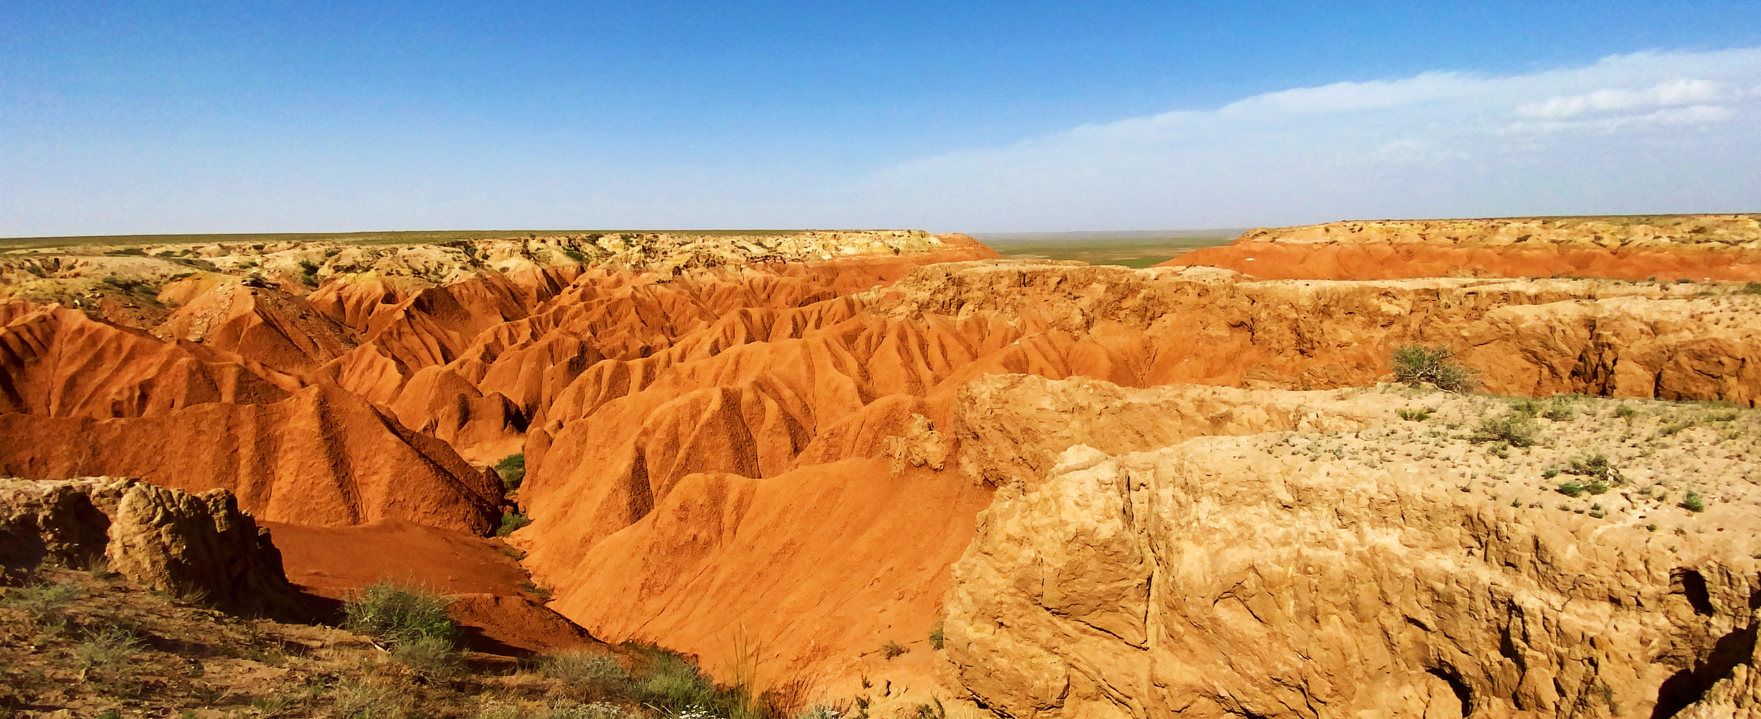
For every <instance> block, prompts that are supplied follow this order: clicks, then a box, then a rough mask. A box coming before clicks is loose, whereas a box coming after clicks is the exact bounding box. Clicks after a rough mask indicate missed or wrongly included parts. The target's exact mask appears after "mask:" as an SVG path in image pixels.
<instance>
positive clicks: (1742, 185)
mask: <svg viewBox="0 0 1761 719" xmlns="http://www.w3.org/2000/svg"><path fill="white" fill-rule="evenodd" d="M1757 81H1761V48H1749V49H1738V50H1726V51H1716V52H1697V53H1696V52H1645V53H1635V54H1630V55H1618V56H1612V57H1608V58H1604V59H1602V60H1601V61H1599V62H1596V63H1594V64H1590V65H1587V66H1582V67H1575V68H1564V69H1555V70H1546V71H1539V72H1534V73H1529V74H1524V75H1511V76H1501V77H1492V76H1484V75H1476V74H1471V73H1456V72H1426V73H1422V74H1418V75H1414V76H1412V77H1408V78H1403V79H1394V80H1377V81H1368V82H1339V83H1333V84H1329V85H1324V86H1320V87H1311V88H1298V89H1291V90H1285V91H1281V92H1274V93H1268V94H1264V95H1258V96H1254V97H1250V98H1246V99H1243V100H1240V101H1238V102H1234V103H1231V104H1228V105H1225V106H1223V107H1221V108H1217V109H1214V110H1203V111H1195V110H1179V111H1173V112H1168V113H1163V114H1159V115H1152V116H1146V117H1137V118H1127V119H1123V120H1119V121H1116V122H1109V123H1104V124H1094V125H1086V126H1082V127H1078V128H1073V129H1071V130H1069V131H1066V132H1062V133H1058V134H1054V135H1050V136H1046V137H1039V138H1033V139H1029V140H1025V141H1022V142H1019V143H1016V144H1014V145H1010V146H1006V147H998V148H990V149H979V150H971V151H963V152H956V153H950V154H946V155H940V156H936V157H928V158H923V159H920V160H916V161H913V162H909V163H905V164H903V165H899V166H896V167H892V168H888V169H886V170H885V171H883V172H880V173H878V174H877V175H876V176H875V177H873V178H872V182H871V184H870V185H869V187H868V188H866V189H867V196H868V197H869V198H872V199H871V201H870V202H869V203H868V205H869V207H871V208H872V209H873V211H874V212H876V213H877V214H878V215H879V216H883V217H901V216H902V217H905V218H907V219H909V220H910V221H911V222H912V223H913V224H924V225H930V226H934V227H941V228H947V229H970V230H973V231H984V230H1009V229H1074V228H1094V229H1106V228H1146V227H1197V226H1231V225H1243V224H1278V223H1285V222H1311V221H1322V220H1328V219H1341V218H1347V217H1422V216H1487V215H1518V214H1574V213H1597V214H1601V213H1612V212H1635V213H1639V212H1671V211H1679V212H1694V211H1718V210H1746V211H1756V210H1761V163H1756V162H1755V161H1754V158H1756V157H1761V93H1758V92H1755V91H1746V90H1744V88H1751V87H1755V88H1757V89H1761V87H1758V86H1757V85H1756V83H1757Z"/></svg>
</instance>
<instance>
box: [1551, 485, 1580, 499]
mask: <svg viewBox="0 0 1761 719" xmlns="http://www.w3.org/2000/svg"><path fill="white" fill-rule="evenodd" d="M1554 491H1556V492H1558V493H1560V494H1563V495H1565V496H1567V497H1576V496H1578V495H1580V494H1583V493H1584V485H1582V484H1579V483H1577V482H1565V483H1562V484H1560V485H1559V486H1558V487H1557V488H1555V489H1554Z"/></svg>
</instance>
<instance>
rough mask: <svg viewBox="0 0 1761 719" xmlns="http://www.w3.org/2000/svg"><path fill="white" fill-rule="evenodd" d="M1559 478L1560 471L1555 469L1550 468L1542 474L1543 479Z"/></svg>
mask: <svg viewBox="0 0 1761 719" xmlns="http://www.w3.org/2000/svg"><path fill="white" fill-rule="evenodd" d="M1557 476H1559V470H1558V469H1556V468H1554V467H1548V468H1547V469H1546V470H1545V471H1543V472H1541V478H1542V479H1552V478H1554V477H1557Z"/></svg>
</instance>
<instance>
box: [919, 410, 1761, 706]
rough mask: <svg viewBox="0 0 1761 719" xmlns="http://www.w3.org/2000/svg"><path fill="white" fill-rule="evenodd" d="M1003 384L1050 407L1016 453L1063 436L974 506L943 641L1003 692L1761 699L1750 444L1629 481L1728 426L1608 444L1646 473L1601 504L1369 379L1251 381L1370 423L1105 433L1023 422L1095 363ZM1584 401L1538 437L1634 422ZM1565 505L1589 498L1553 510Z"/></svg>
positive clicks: (1189, 698)
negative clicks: (1672, 485) (1340, 389)
mask: <svg viewBox="0 0 1761 719" xmlns="http://www.w3.org/2000/svg"><path fill="white" fill-rule="evenodd" d="M992 384H995V385H998V386H997V387H993V388H990V389H989V390H988V391H991V392H992V393H993V394H995V395H997V396H994V397H992V398H990V399H989V400H987V402H988V403H989V404H990V405H991V406H997V407H1004V408H1006V410H1007V411H1009V412H1012V413H1013V414H1014V415H1016V416H1018V417H1019V416H1026V415H1031V414H1033V413H1034V412H1035V411H1037V412H1039V413H1041V414H1042V415H1043V416H1042V417H1041V420H1043V421H1042V422H1041V423H1037V424H1036V423H1033V422H1029V423H1028V424H1027V425H1025V426H1026V427H1028V428H1029V429H1027V430H1024V431H1023V432H1021V433H1020V435H1019V436H1020V437H1021V438H1022V439H1021V441H1023V442H1024V444H1026V445H1027V446H1028V447H1029V448H1030V449H1029V450H1028V451H1027V452H1025V453H1024V454H1027V455H1029V456H1030V457H1042V456H1044V455H1045V454H1046V453H1048V452H1056V451H1060V450H1062V451H1061V454H1059V455H1058V458H1057V460H1056V462H1055V464H1053V466H1051V467H1049V468H1046V469H1043V470H1041V471H1040V472H1039V473H1037V474H1028V473H1027V472H1026V471H1025V470H1026V469H1028V468H1032V467H1037V466H1038V465H1037V464H1034V463H1033V461H1031V460H1030V462H1029V463H1028V464H1027V465H1026V466H1025V467H1024V466H1023V465H1022V464H1020V463H1003V464H1002V465H1001V470H1002V472H1003V473H1004V474H1005V476H1016V477H1019V478H1020V481H1021V483H1020V484H1016V485H1010V486H1009V488H1008V489H1007V491H1000V492H999V493H998V495H997V500H996V502H995V503H994V504H993V505H992V506H991V507H990V508H989V509H988V510H986V511H985V512H983V513H981V514H980V516H979V520H978V525H977V529H976V532H975V535H974V539H973V542H972V544H971V546H970V547H968V549H967V551H966V553H965V555H964V556H963V557H962V558H961V559H960V560H959V561H958V562H957V563H956V564H955V565H954V568H953V575H952V577H951V579H950V585H951V589H950V591H949V594H948V604H947V620H946V637H947V639H946V641H947V657H948V659H949V661H950V663H951V665H952V668H953V671H954V673H955V675H956V676H957V677H958V680H959V682H960V683H961V684H962V685H963V687H964V689H965V690H966V691H968V692H970V693H971V695H972V696H973V697H974V698H975V699H977V700H978V701H979V702H981V703H982V704H983V705H985V706H988V707H989V708H991V709H993V710H996V711H997V712H999V713H1000V714H1003V715H1006V716H1012V717H1018V718H1026V717H1152V716H1182V717H1187V716H1193V717H1242V716H1252V717H1268V718H1270V717H1326V716H1425V717H1457V716H1468V715H1470V714H1471V715H1472V716H1475V717H1500V716H1583V717H1601V716H1654V717H1668V716H1675V715H1676V713H1677V712H1678V711H1684V710H1685V711H1686V712H1687V713H1684V714H1682V716H1730V715H1731V714H1730V713H1729V712H1730V711H1735V710H1736V708H1741V709H1742V711H1753V708H1754V707H1755V706H1756V705H1755V703H1754V698H1753V696H1752V695H1753V694H1754V693H1755V689H1754V684H1753V678H1752V677H1753V672H1754V667H1753V665H1752V664H1751V662H1752V661H1753V660H1752V657H1753V656H1754V652H1755V651H1756V634H1757V629H1756V627H1757V626H1758V624H1757V619H1758V617H1757V615H1756V612H1755V608H1756V607H1757V606H1758V605H1761V578H1758V574H1757V570H1758V569H1761V563H1757V562H1756V560H1755V559H1753V558H1752V555H1754V554H1756V552H1757V550H1758V549H1761V540H1758V539H1757V538H1756V534H1755V530H1756V529H1757V528H1761V512H1757V511H1756V510H1755V508H1754V503H1755V502H1756V501H1757V499H1761V497H1758V496H1757V493H1756V492H1755V491H1753V490H1752V488H1751V487H1750V485H1749V484H1747V483H1745V482H1743V481H1742V480H1741V477H1742V476H1747V473H1750V472H1753V471H1754V468H1755V465H1754V463H1755V458H1753V457H1749V456H1746V452H1742V451H1738V452H1737V453H1735V454H1732V455H1731V456H1732V457H1733V458H1737V459H1736V460H1735V462H1736V464H1733V465H1731V466H1730V467H1729V468H1723V467H1725V465H1719V467H1721V469H1719V470H1718V471H1717V472H1716V473H1714V472H1711V471H1707V470H1702V471H1700V472H1699V473H1698V481H1701V482H1705V483H1713V482H1717V481H1720V480H1716V479H1714V478H1713V477H1712V475H1714V474H1716V475H1717V476H1719V477H1728V478H1729V479H1730V481H1726V482H1724V483H1723V484H1705V485H1702V488H1701V489H1702V491H1706V492H1707V494H1708V496H1716V497H1720V498H1721V499H1714V500H1712V502H1713V504H1712V505H1711V506H1708V507H1707V508H1706V510H1705V512H1704V513H1703V514H1701V513H1694V512H1689V511H1686V510H1683V509H1679V508H1677V507H1675V506H1673V505H1672V504H1671V502H1673V500H1670V501H1669V502H1660V501H1653V500H1651V499H1649V498H1650V497H1651V496H1652V492H1653V490H1654V489H1657V488H1658V487H1659V486H1661V483H1660V484H1659V485H1653V486H1650V487H1639V486H1638V480H1636V479H1634V478H1637V477H1640V476H1644V477H1655V478H1662V482H1665V483H1667V482H1671V481H1678V480H1677V479H1676V478H1677V477H1678V476H1679V474H1680V472H1679V471H1678V470H1679V467H1680V465H1681V463H1682V461H1683V459H1684V458H1688V457H1691V456H1693V455H1703V454H1705V453H1707V452H1708V451H1711V450H1708V449H1700V450H1696V451H1694V452H1692V453H1690V455H1684V456H1683V457H1681V458H1675V457H1671V458H1664V457H1662V456H1655V459H1653V457H1654V455H1652V454H1650V452H1651V451H1656V450H1655V448H1653V449H1652V450H1649V451H1640V450H1639V449H1638V448H1637V447H1634V448H1633V449H1632V450H1630V451H1628V450H1624V449H1622V450H1621V451H1620V452H1615V455H1616V458H1615V460H1614V461H1615V463H1616V464H1617V465H1618V466H1620V467H1621V468H1622V469H1624V470H1625V471H1626V472H1627V473H1628V474H1627V476H1628V478H1629V479H1628V482H1629V484H1627V485H1617V488H1620V491H1619V493H1618V494H1619V496H1618V497H1617V496H1616V494H1615V493H1610V494H1606V495H1601V496H1592V497H1590V498H1589V500H1585V501H1584V504H1588V503H1589V501H1597V502H1599V503H1597V504H1594V505H1593V507H1592V508H1591V511H1589V512H1588V513H1587V514H1585V513H1583V512H1584V507H1583V506H1582V505H1579V504H1578V501H1579V500H1566V499H1565V498H1564V497H1562V496H1561V495H1560V494H1559V493H1556V492H1553V491H1551V487H1552V483H1551V482H1546V481H1542V482H1536V479H1537V478H1536V477H1535V474H1538V471H1537V470H1536V469H1534V468H1532V467H1533V465H1532V464H1531V463H1528V462H1527V460H1520V459H1518V458H1514V457H1513V458H1511V459H1508V460H1504V459H1498V458H1497V457H1493V456H1489V455H1487V454H1486V453H1485V452H1484V451H1482V447H1481V446H1479V445H1472V444H1470V443H1468V442H1466V441H1465V440H1462V439H1459V438H1456V437H1455V435H1454V434H1453V433H1451V432H1448V431H1447V430H1444V429H1443V428H1434V429H1433V428H1425V427H1424V426H1423V425H1418V426H1414V425H1411V424H1410V423H1400V422H1394V420H1393V419H1392V416H1391V415H1393V414H1394V413H1393V412H1392V411H1389V409H1388V408H1385V407H1380V406H1379V405H1378V404H1377V402H1381V401H1383V400H1384V399H1385V398H1386V397H1387V395H1361V396H1355V397H1354V396H1349V395H1348V393H1339V394H1337V395H1336V396H1332V397H1320V396H1316V395H1321V394H1322V393H1289V394H1288V395H1286V396H1283V397H1278V396H1270V397H1261V398H1257V401H1255V400H1254V399H1249V398H1243V399H1247V400H1248V401H1245V402H1243V405H1244V406H1254V405H1264V406H1271V407H1277V406H1278V405H1279V404H1280V402H1283V403H1288V404H1295V403H1299V402H1302V401H1304V400H1306V402H1307V403H1308V404H1310V405H1311V406H1312V407H1313V408H1314V409H1315V410H1317V411H1316V412H1315V413H1312V416H1325V415H1327V414H1333V413H1337V414H1339V415H1345V416H1344V417H1340V418H1339V419H1346V418H1349V415H1351V414H1353V413H1352V412H1350V406H1351V405H1352V404H1354V403H1355V404H1357V405H1358V412H1356V413H1355V414H1357V415H1358V417H1356V418H1355V419H1356V420H1357V421H1359V422H1361V424H1359V425H1358V427H1357V428H1344V427H1342V426H1340V425H1335V426H1334V427H1332V428H1331V429H1332V430H1333V431H1325V428H1322V427H1309V428H1302V427H1293V429H1299V430H1303V431H1301V432H1298V433H1295V434H1291V433H1283V432H1279V433H1273V434H1260V435H1248V436H1239V437H1201V438H1197V439H1190V440H1186V441H1181V442H1179V443H1177V444H1174V445H1173V446H1170V447H1166V448H1163V449H1158V450H1154V451H1138V452H1131V453H1124V454H1117V455H1114V454H1109V453H1107V452H1103V451H1101V450H1099V449H1095V448H1092V447H1088V446H1084V445H1081V444H1075V445H1074V446H1072V440H1073V439H1074V438H1078V437H1082V436H1083V435H1081V434H1078V433H1073V432H1045V433H1043V434H1042V433H1039V432H1036V431H1033V430H1032V429H1031V428H1032V427H1035V426H1039V427H1051V426H1054V425H1053V424H1052V423H1053V422H1055V421H1057V420H1062V419H1063V418H1065V417H1067V416H1071V415H1072V412H1071V411H1070V409H1069V407H1066V406H1065V405H1081V404H1083V403H1082V402H1080V401H1079V399H1080V397H1082V396H1083V395H1088V394H1089V393H1087V392H1084V391H1083V390H1084V387H1083V385H1084V384H1089V383H1076V382H1065V383H1052V384H1054V385H1063V386H1062V387H1054V388H1053V389H1054V390H1055V391H1054V392H1052V393H1050V394H1049V396H1050V397H1052V399H1051V400H1050V401H1047V402H1043V403H1039V404H1038V405H1037V406H1035V405H1034V402H1033V400H1034V399H1035V398H1036V397H1041V396H1048V395H1047V394H1046V393H1043V392H1038V391H1035V392H1023V391H1022V390H1020V389H1018V388H1013V387H1008V386H1005V385H1002V384H1001V383H997V382H993V383H992ZM982 389H983V388H981V390H982ZM1011 390H1013V391H1014V392H1018V393H1019V394H1018V395H1017V396H1016V397H1014V398H1013V401H1009V400H1011V398H1010V397H1008V396H1007V395H1008V394H1009V393H1010V391H1011ZM1060 391H1061V393H1062V394H1063V395H1064V396H1065V397H1066V399H1062V400H1061V399H1059V395H1060ZM978 393H979V392H975V394H978ZM1095 394H1097V395H1099V396H1097V397H1096V399H1095V400H1094V401H1093V405H1101V406H1105V405H1118V404H1126V405H1130V404H1133V403H1144V404H1150V405H1152V406H1153V405H1155V404H1157V403H1160V404H1162V405H1164V406H1171V405H1172V401H1173V400H1172V399H1171V398H1170V397H1168V396H1166V395H1169V394H1171V392H1170V389H1169V388H1162V389H1158V390H1146V391H1118V390H1115V391H1114V392H1112V393H1100V392H1097V393H1095ZM1260 394H1270V393H1260ZM1292 395H1293V396H1292ZM1073 396H1074V397H1076V398H1078V399H1076V400H1072V399H1068V398H1069V397H1073ZM1200 396H1201V397H1202V395H1200ZM1205 399H1208V400H1210V401H1216V399H1217V398H1214V397H1212V398H1205ZM1420 401H1421V402H1422V401H1426V400H1420ZM1429 401H1432V402H1436V401H1438V400H1437V399H1436V398H1435V397H1433V398H1432V399H1431V400H1429ZM1447 401H1449V402H1466V401H1467V400H1453V399H1452V400H1447ZM1484 402H1485V400H1480V399H1474V400H1472V402H1469V409H1471V410H1472V411H1473V412H1476V413H1478V412H1485V411H1487V409H1489V408H1487V407H1479V405H1477V404H1474V403H1484ZM1474 407H1478V408H1477V409H1473V408H1474ZM1081 409H1082V408H1079V412H1078V413H1077V414H1076V416H1077V417H1078V418H1081V417H1083V416H1085V415H1083V414H1081ZM1086 411H1087V412H1088V414H1089V415H1092V414H1094V408H1093V407H1092V406H1091V407H1088V408H1086ZM1133 411H1136V409H1135V408H1132V407H1129V406H1127V407H1126V408H1124V409H1121V410H1118V413H1117V414H1118V415H1128V414H1129V413H1131V412H1133ZM1450 411H1457V410H1450ZM1461 411H1467V410H1461ZM1584 411H1586V412H1595V413H1600V414H1595V415H1594V416H1593V417H1580V418H1579V419H1578V420H1576V424H1558V425H1557V426H1558V429H1552V430H1549V432H1550V433H1553V434H1550V435H1549V437H1550V439H1549V438H1544V439H1546V440H1547V441H1548V442H1549V444H1550V445H1551V444H1553V443H1557V444H1559V445H1561V446H1562V447H1568V448H1569V449H1563V450H1559V451H1560V452H1561V453H1563V452H1566V451H1571V452H1578V451H1585V452H1587V451H1590V450H1591V449H1592V448H1598V447H1616V448H1619V447H1621V446H1622V442H1621V441H1620V440H1619V439H1618V438H1617V436H1618V435H1619V431H1618V430H1615V429H1613V428H1606V427H1605V426H1606V425H1607V424H1608V422H1607V421H1604V420H1603V419H1599V418H1606V419H1607V420H1614V419H1615V415H1614V414H1612V411H1613V408H1612V407H1602V408H1599V409H1586V410H1584ZM1470 416H1471V415H1470ZM1376 417H1384V418H1387V421H1390V422H1394V423H1395V424H1396V425H1399V426H1396V427H1393V428H1378V427H1377V425H1378V424H1381V422H1379V421H1378V420H1376ZM1008 418H1009V416H1008V414H1005V415H1004V417H1003V419H1008ZM1752 419H1753V418H1751V420H1750V421H1751V422H1752ZM1335 421H1336V422H1337V421H1339V420H1335ZM1073 424H1074V423H1073ZM1102 424H1104V422H1103V423H1102ZM1276 426H1277V425H1276V423H1272V424H1271V426H1269V427H1268V428H1269V429H1271V428H1276ZM1617 426H1618V425H1617ZM1744 426H1745V427H1747V426H1750V425H1744ZM1574 427H1575V428H1576V429H1573V428H1574ZM1340 429H1346V431H1344V432H1339V431H1338V430H1340ZM1744 431H1750V430H1744ZM1106 435H1107V433H1106V432H1104V431H1103V432H1096V433H1095V436H1099V437H1105V436H1106ZM1463 435H1465V430H1464V431H1463ZM1745 436H1746V435H1745ZM1302 437H1306V438H1308V439H1301V440H1300V441H1295V442H1293V441H1292V440H1293V438H1302ZM1140 441H1146V440H1144V439H1143V435H1141V434H1139V435H1136V436H1135V437H1133V436H1128V437H1127V438H1126V439H1125V440H1124V442H1123V443H1124V444H1127V445H1129V444H1132V443H1135V442H1140ZM1305 443H1306V445H1305ZM1034 445H1038V446H1034ZM1302 446H1307V447H1308V449H1301V447H1302ZM1723 446H1724V447H1733V446H1737V445H1723ZM1066 447H1067V449H1066ZM1323 448H1325V450H1326V451H1323ZM963 451H964V450H963ZM1536 451H1537V452H1541V453H1551V452H1553V451H1554V450H1551V449H1537V450H1536ZM1610 451H1611V452H1612V451H1613V450H1610ZM1457 452H1460V454H1456V453H1457ZM1718 452H1719V454H1721V455H1722V454H1724V453H1725V450H1723V449H1721V450H1718ZM1439 453H1440V454H1442V456H1441V457H1438V456H1436V455H1437V454H1439ZM1548 456H1552V455H1550V454H1549V455H1548ZM1479 457H1485V458H1486V459H1484V460H1481V459H1478V458H1479ZM992 458H993V455H991V454H988V453H983V452H979V453H976V454H973V455H972V456H970V457H963V458H962V461H963V462H970V463H971V464H975V465H981V466H982V465H986V464H987V463H989V462H990V461H991V460H992ZM1485 462H1490V463H1492V464H1484V463H1485ZM1653 465H1656V466H1653ZM1665 465H1667V466H1665ZM1470 468H1471V469H1470ZM1557 471H1558V470H1555V472H1557ZM1011 473H1012V474H1011ZM1567 476H1570V475H1567ZM1621 487H1624V488H1621ZM1634 487H1638V488H1639V489H1640V490H1642V491H1632V492H1629V491H1627V490H1628V489H1631V488H1634ZM1707 487H1714V488H1715V489H1707ZM1596 491H1598V492H1600V490H1596ZM1677 491H1679V490H1677ZM1714 492H1716V495H1714ZM1513 498H1514V499H1513ZM1566 502H1569V503H1570V504H1571V505H1575V506H1577V507H1578V508H1577V512H1575V513H1574V512H1570V511H1558V510H1567V509H1570V508H1571V507H1570V506H1568V505H1567V504H1566ZM1556 503H1559V507H1558V510H1555V509H1554V507H1553V505H1554V504H1556ZM1513 504H1514V505H1515V506H1512V505H1513ZM1605 511H1606V512H1607V516H1606V517H1605V516H1604V512H1605ZM1660 525H1661V526H1660ZM1745 665H1746V666H1745ZM1694 712H1701V713H1699V714H1696V713H1694Z"/></svg>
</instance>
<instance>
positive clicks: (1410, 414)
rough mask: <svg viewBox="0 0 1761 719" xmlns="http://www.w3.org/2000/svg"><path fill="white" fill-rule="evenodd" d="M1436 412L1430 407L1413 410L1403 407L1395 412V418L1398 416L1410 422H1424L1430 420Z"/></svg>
mask: <svg viewBox="0 0 1761 719" xmlns="http://www.w3.org/2000/svg"><path fill="white" fill-rule="evenodd" d="M1434 411H1436V410H1433V409H1430V408H1428V407H1427V408H1425V409H1411V408H1409V407H1401V408H1400V409H1397V410H1394V414H1395V416H1397V417H1399V418H1401V419H1404V420H1406V421H1408V422H1423V421H1425V420H1427V419H1430V418H1431V413H1432V412H1434Z"/></svg>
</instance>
